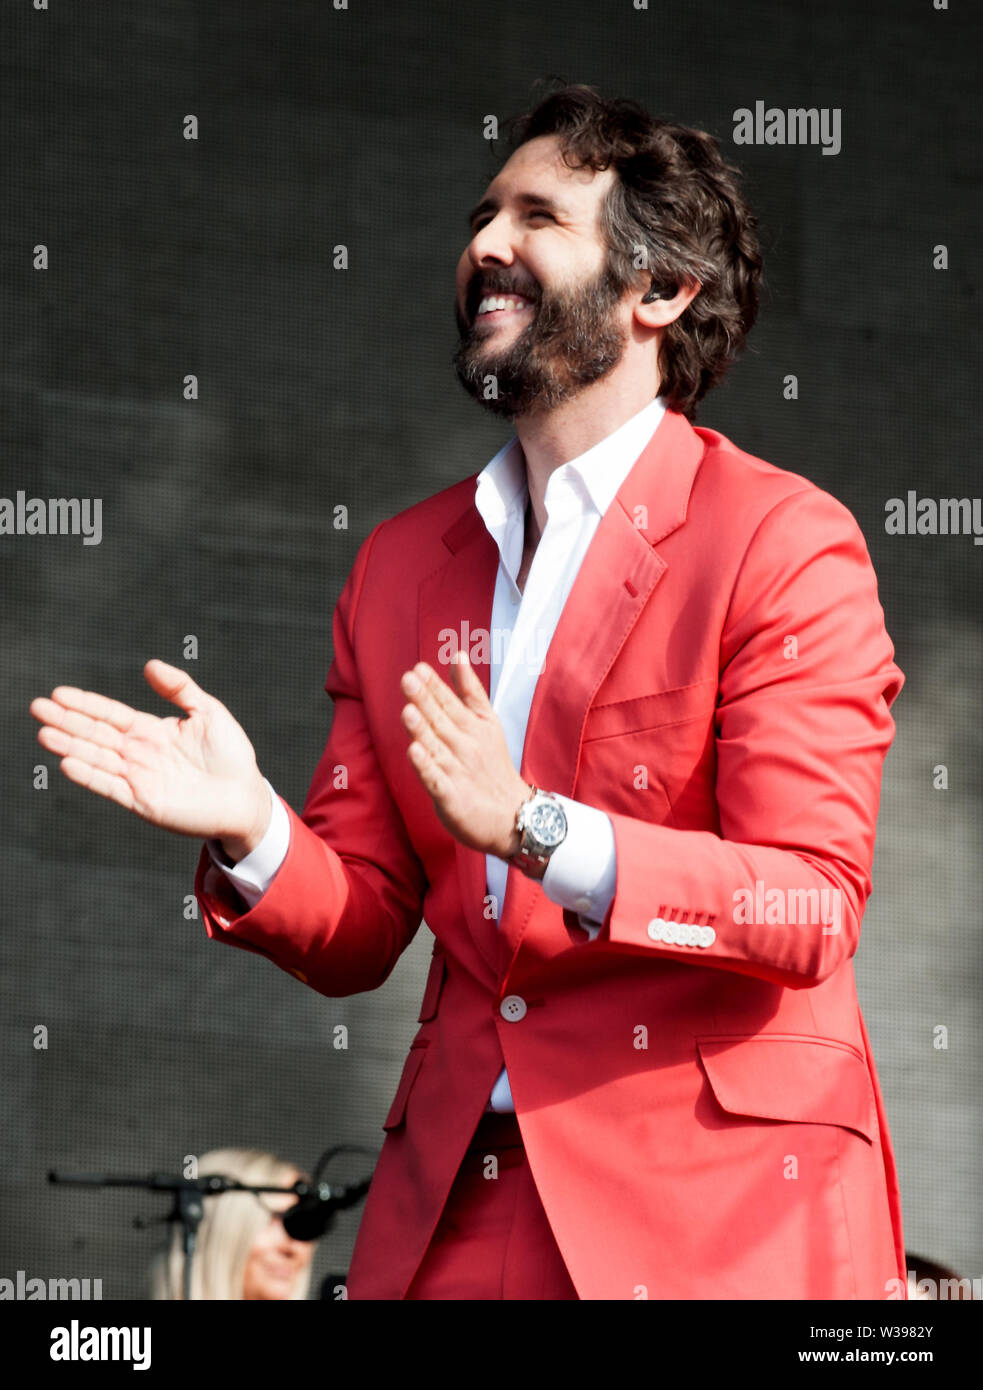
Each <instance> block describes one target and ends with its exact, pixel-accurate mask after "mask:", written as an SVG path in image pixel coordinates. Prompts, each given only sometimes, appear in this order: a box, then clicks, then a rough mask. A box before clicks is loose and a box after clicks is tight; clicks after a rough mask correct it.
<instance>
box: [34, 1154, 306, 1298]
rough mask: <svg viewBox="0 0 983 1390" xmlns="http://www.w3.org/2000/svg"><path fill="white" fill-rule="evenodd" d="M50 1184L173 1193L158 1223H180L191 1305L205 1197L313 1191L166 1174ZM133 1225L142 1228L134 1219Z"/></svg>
mask: <svg viewBox="0 0 983 1390" xmlns="http://www.w3.org/2000/svg"><path fill="white" fill-rule="evenodd" d="M48 1181H49V1182H50V1183H70V1184H72V1185H73V1186H76V1187H137V1188H143V1189H144V1190H146V1191H150V1192H170V1193H173V1199H174V1200H173V1205H172V1207H171V1210H170V1211H169V1212H168V1214H167V1215H166V1216H162V1217H161V1218H160V1220H161V1221H166V1222H168V1223H170V1222H171V1221H180V1223H181V1230H182V1233H183V1241H182V1245H183V1250H184V1298H185V1301H186V1302H190V1301H191V1262H192V1260H193V1259H194V1253H195V1245H196V1243H197V1240H198V1227H199V1226H200V1224H201V1220H202V1217H203V1216H204V1214H205V1203H204V1200H203V1199H204V1198H205V1197H217V1196H219V1195H220V1194H221V1193H223V1192H293V1193H296V1195H297V1196H298V1197H306V1196H308V1195H309V1194H310V1193H312V1192H316V1191H317V1188H316V1187H312V1186H311V1184H310V1183H306V1182H295V1183H294V1184H293V1186H292V1187H251V1186H249V1185H248V1184H247V1183H242V1182H238V1181H237V1180H236V1179H235V1178H226V1177H223V1176H222V1175H221V1174H219V1173H209V1174H207V1175H206V1176H205V1177H203V1178H183V1177H182V1178H179V1177H175V1176H173V1175H172V1174H170V1173H151V1174H150V1175H149V1176H148V1177H145V1178H139V1177H129V1176H126V1175H122V1174H118V1173H57V1172H55V1171H54V1170H53V1169H52V1170H51V1171H50V1172H49V1173H48ZM135 1224H138V1225H143V1224H146V1223H143V1222H140V1220H139V1218H137V1222H136V1223H135Z"/></svg>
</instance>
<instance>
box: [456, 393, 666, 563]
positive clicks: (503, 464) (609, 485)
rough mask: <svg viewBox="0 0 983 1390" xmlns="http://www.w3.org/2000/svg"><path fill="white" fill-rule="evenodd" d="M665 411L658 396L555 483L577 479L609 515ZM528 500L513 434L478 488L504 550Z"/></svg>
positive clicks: (480, 504)
mask: <svg viewBox="0 0 983 1390" xmlns="http://www.w3.org/2000/svg"><path fill="white" fill-rule="evenodd" d="M665 409H666V403H665V398H664V397H663V396H656V397H655V399H654V400H651V401H649V403H648V404H647V405H646V406H644V407H643V408H642V409H641V410H640V411H638V413H637V414H635V415H633V416H632V417H631V418H630V419H629V420H626V421H625V422H624V424H623V425H619V426H618V428H617V429H616V430H614V431H613V432H612V433H611V434H609V435H608V436H607V437H606V438H605V439H602V440H600V441H599V442H598V443H597V444H594V445H592V446H591V448H589V449H586V450H585V451H584V452H583V453H582V454H579V455H578V456H577V457H576V458H573V459H570V460H569V461H568V462H567V463H564V464H562V465H561V466H560V468H558V469H556V470H555V473H554V474H551V480H552V478H553V477H554V476H556V474H561V475H563V474H565V475H566V476H568V477H569V475H570V474H575V475H576V476H577V477H578V478H580V480H581V482H582V484H583V486H584V489H585V490H586V492H587V495H588V496H589V498H590V500H591V502H592V504H593V506H594V507H595V508H596V510H597V512H598V514H599V515H600V516H603V515H604V513H605V512H606V511H607V509H608V507H609V506H610V505H611V503H612V502H613V500H614V498H615V495H616V494H617V491H618V489H619V487H620V486H621V484H622V483H623V482H624V480H625V478H627V476H628V474H629V473H630V472H631V469H632V468H633V466H634V465H635V463H636V462H637V460H638V458H639V457H640V455H641V454H642V452H643V451H644V449H645V446H646V445H647V444H648V442H649V440H650V439H651V438H652V436H653V434H654V433H655V431H656V429H657V427H658V424H659V421H660V420H661V419H662V417H663V415H664V414H665ZM548 487H549V484H547V488H548ZM527 497H528V486H527V482H526V467H525V460H524V458H523V456H522V448H521V445H520V444H519V440H518V436H516V435H513V437H512V438H511V439H510V440H509V441H508V442H507V443H506V444H504V445H503V446H502V448H501V449H499V451H498V453H497V454H496V455H495V456H494V458H492V459H490V460H489V462H488V463H487V464H486V465H485V467H484V468H483V469H482V470H481V472H480V473H479V474H478V477H477V479H476V483H475V506H476V507H477V509H478V512H479V513H480V515H481V518H482V520H483V521H484V523H485V526H486V527H487V528H488V531H489V532H490V533H491V535H492V536H493V537H494V539H495V540H496V541H497V542H498V544H499V548H501V546H502V542H503V540H504V535H505V530H506V527H507V526H508V523H509V521H510V520H511V519H512V518H514V517H515V516H516V514H519V515H521V514H523V513H524V512H525V509H526V500H527Z"/></svg>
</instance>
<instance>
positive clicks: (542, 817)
mask: <svg viewBox="0 0 983 1390" xmlns="http://www.w3.org/2000/svg"><path fill="white" fill-rule="evenodd" d="M529 829H530V830H531V831H532V833H533V835H535V837H536V839H537V840H538V841H539V843H540V844H541V845H542V846H543V847H544V848H545V849H555V848H556V846H557V845H558V844H559V843H560V841H561V840H562V839H563V837H564V835H565V834H566V833H567V818H566V816H565V815H564V814H563V810H562V807H560V806H557V805H556V803H555V802H550V801H545V802H542V803H541V804H540V805H538V806H534V807H533V808H532V814H531V815H530V817H529Z"/></svg>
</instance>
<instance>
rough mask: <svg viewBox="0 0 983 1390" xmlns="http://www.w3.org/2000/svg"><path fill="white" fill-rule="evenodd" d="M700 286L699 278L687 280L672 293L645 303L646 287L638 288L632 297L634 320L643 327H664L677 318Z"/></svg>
mask: <svg viewBox="0 0 983 1390" xmlns="http://www.w3.org/2000/svg"><path fill="white" fill-rule="evenodd" d="M702 288H703V286H702V285H701V284H700V282H699V280H688V281H687V282H686V283H685V284H682V285H679V286H677V288H676V293H675V294H674V295H672V296H668V297H664V296H661V295H660V296H659V298H658V299H652V300H650V301H649V302H648V303H647V304H646V303H644V302H643V296H644V295H646V294H647V293H648V289H640V290H638V292H637V294H636V295H635V297H634V306H633V312H634V316H635V321H636V322H637V323H639V324H642V325H643V326H644V327H645V328H665V327H666V325H667V324H670V323H673V322H674V321H675V320H676V319H678V318H679V316H680V314H681V313H683V311H684V310H685V309H687V308H688V307H689V305H690V304H691V303H692V302H693V300H694V299H695V298H696V296H697V295H698V294H699V292H700V290H701V289H702Z"/></svg>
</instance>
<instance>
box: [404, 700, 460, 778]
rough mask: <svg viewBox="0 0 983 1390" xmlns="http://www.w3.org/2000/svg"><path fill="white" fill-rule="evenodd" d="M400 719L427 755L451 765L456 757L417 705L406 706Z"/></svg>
mask: <svg viewBox="0 0 983 1390" xmlns="http://www.w3.org/2000/svg"><path fill="white" fill-rule="evenodd" d="M400 718H401V720H402V723H403V728H404V729H405V730H406V732H407V733H408V734H409V736H410V738H411V739H416V741H417V742H418V743H420V744H422V745H423V747H424V749H425V750H426V751H427V753H429V754H430V756H431V757H432V758H436V759H437V760H438V762H440V763H441V764H442V765H448V764H449V762H450V759H451V758H453V756H454V754H453V752H452V750H451V749H450V748H448V746H447V744H446V743H445V742H444V741H443V740H442V739H441V738H440V737H439V735H438V734H437V732H436V730H435V729H434V728H433V726H432V725H430V724H429V723H428V722H427V720H426V718H425V717H424V715H423V714H422V713H421V712H420V710H419V709H417V707H416V705H404V706H403V709H402V710H401V712H400Z"/></svg>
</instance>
